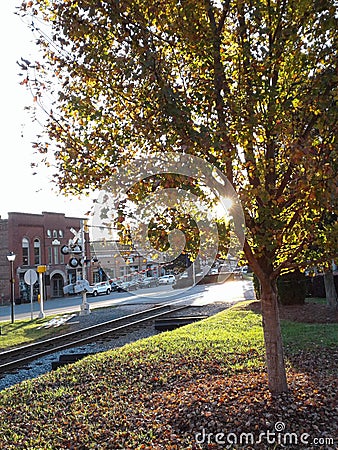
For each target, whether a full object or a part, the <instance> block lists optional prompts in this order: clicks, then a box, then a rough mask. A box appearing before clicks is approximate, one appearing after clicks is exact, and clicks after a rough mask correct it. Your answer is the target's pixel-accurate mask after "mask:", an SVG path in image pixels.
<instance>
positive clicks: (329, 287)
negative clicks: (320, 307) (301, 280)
mask: <svg viewBox="0 0 338 450" xmlns="http://www.w3.org/2000/svg"><path fill="white" fill-rule="evenodd" d="M324 285H325V295H326V301H327V304H328V306H329V307H330V308H332V309H333V310H335V309H337V308H338V302H337V292H336V287H335V285H334V278H333V273H332V272H331V271H327V272H325V273H324Z"/></svg>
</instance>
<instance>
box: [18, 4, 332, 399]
mask: <svg viewBox="0 0 338 450" xmlns="http://www.w3.org/2000/svg"><path fill="white" fill-rule="evenodd" d="M20 14H21V15H23V16H28V18H29V23H32V27H33V29H34V31H35V33H37V40H38V43H39V44H40V46H41V48H42V51H43V53H44V58H43V60H42V62H39V63H29V62H28V61H24V60H23V61H22V62H21V66H22V69H26V68H27V69H28V75H27V77H26V76H25V77H24V79H23V83H24V84H28V85H29V86H30V88H31V89H32V90H33V94H34V99H35V100H36V101H37V102H36V103H37V104H41V105H42V106H43V107H44V108H45V109H46V111H47V112H48V119H47V124H46V129H47V130H48V134H49V142H45V141H43V140H42V139H40V140H39V141H38V142H37V143H36V144H35V145H36V146H37V148H38V149H39V150H40V152H41V153H42V154H45V153H47V161H48V158H49V156H48V151H49V150H48V149H49V148H53V155H52V157H53V158H55V160H56V165H57V168H58V172H57V174H56V175H55V176H56V179H57V181H58V183H59V186H60V188H61V189H62V190H64V191H68V192H83V191H86V190H88V189H90V188H96V187H99V186H100V185H101V184H102V182H104V181H106V180H108V179H109V176H110V174H111V172H112V170H114V169H115V168H116V167H117V166H118V165H121V164H123V163H125V162H127V161H128V160H129V159H130V158H132V157H133V156H134V155H137V154H138V153H139V152H140V151H142V152H143V153H152V152H154V151H158V150H163V149H164V150H170V151H174V152H185V153H191V154H194V155H196V156H199V157H201V158H204V159H206V160H207V161H209V162H210V163H211V164H213V165H215V166H217V168H219V169H220V170H221V171H223V172H224V173H225V174H226V176H227V178H228V180H229V181H230V182H231V183H232V184H233V186H234V188H235V189H236V191H237V193H238V195H239V196H240V199H241V202H242V205H243V208H244V212H245V219H246V226H247V234H246V240H245V244H244V252H245V256H246V258H247V260H248V262H249V264H250V265H251V267H252V268H253V270H254V272H255V273H256V275H257V276H258V278H259V280H260V284H261V290H262V297H261V301H262V314H263V325H264V337H265V344H266V362H267V371H268V377H269V388H270V390H271V392H272V393H273V394H276V393H280V392H284V391H286V390H287V381H286V375H285V367H284V361H283V348H282V340H281V332H280V324H279V316H278V302H277V296H278V294H277V287H276V280H277V278H278V276H279V275H280V274H281V272H283V271H286V270H289V269H290V268H292V267H295V266H297V265H299V264H301V263H303V262H304V254H305V253H304V252H306V251H307V250H308V248H309V246H310V245H311V244H312V242H313V241H314V240H316V239H317V237H318V223H319V222H320V218H321V217H322V215H323V211H324V210H328V209H330V208H332V207H334V200H332V195H331V194H330V189H329V188H328V186H329V184H330V185H331V186H332V185H333V184H334V181H333V180H334V177H336V172H335V168H336V167H337V166H336V163H337V138H336V137H337V33H336V30H337V15H338V12H337V3H336V1H335V0H297V1H294V0H263V1H262V0H251V1H249V0H224V1H221V0H219V1H217V0H214V1H213V0H156V1H155V0H148V1H143V0H136V1H135V0H125V1H114V0H102V1H98V0H78V1H72V0H68V1H67V0H54V1H47V0H35V1H29V2H28V3H23V5H22V8H21V11H20ZM43 21H46V22H47V25H48V26H44V25H41V24H42V23H43ZM48 91H49V93H52V94H53V96H54V97H53V98H54V103H53V105H52V107H50V106H48V107H47V106H46V105H47V103H46V101H44V98H46V97H45V94H46V92H48ZM50 144H53V145H50ZM55 145H56V147H55ZM331 193H332V190H331ZM334 199H335V197H334Z"/></svg>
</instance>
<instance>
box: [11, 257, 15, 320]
mask: <svg viewBox="0 0 338 450" xmlns="http://www.w3.org/2000/svg"><path fill="white" fill-rule="evenodd" d="M14 283H15V280H14V261H11V322H12V323H14Z"/></svg>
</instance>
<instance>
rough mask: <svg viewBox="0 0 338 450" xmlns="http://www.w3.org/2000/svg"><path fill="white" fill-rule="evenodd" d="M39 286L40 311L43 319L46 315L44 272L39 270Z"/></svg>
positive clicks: (40, 317)
mask: <svg viewBox="0 0 338 450" xmlns="http://www.w3.org/2000/svg"><path fill="white" fill-rule="evenodd" d="M39 288H40V313H39V316H38V317H39V319H43V318H44V317H45V313H44V311H43V278H42V272H39Z"/></svg>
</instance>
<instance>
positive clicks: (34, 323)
mask: <svg viewBox="0 0 338 450" xmlns="http://www.w3.org/2000/svg"><path fill="white" fill-rule="evenodd" d="M58 317H60V316H57V315H55V316H49V317H45V318H43V319H34V320H29V319H25V320H16V321H15V322H14V323H11V322H0V328H1V334H0V351H1V350H6V349H9V348H11V347H17V346H19V345H23V344H28V343H31V342H34V341H38V340H41V339H47V338H48V337H52V336H55V335H58V334H60V332H61V328H59V327H53V326H50V327H49V326H47V325H48V324H49V322H50V321H51V320H53V319H56V318H58ZM46 326H47V327H46ZM67 328H68V327H67V325H63V326H62V332H65V330H66V329H67ZM0 448H1V447H0Z"/></svg>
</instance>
